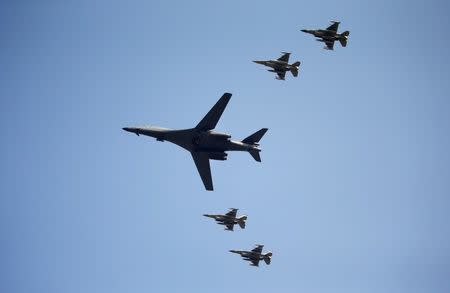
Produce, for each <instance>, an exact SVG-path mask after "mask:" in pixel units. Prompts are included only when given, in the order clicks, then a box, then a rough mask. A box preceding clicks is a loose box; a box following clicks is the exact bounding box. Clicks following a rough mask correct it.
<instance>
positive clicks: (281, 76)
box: [277, 71, 286, 80]
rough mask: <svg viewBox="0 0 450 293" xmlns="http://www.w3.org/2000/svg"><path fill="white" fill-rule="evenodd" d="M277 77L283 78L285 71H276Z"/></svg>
mask: <svg viewBox="0 0 450 293" xmlns="http://www.w3.org/2000/svg"><path fill="white" fill-rule="evenodd" d="M277 75H278V79H281V80H284V77H285V76H286V71H277Z"/></svg>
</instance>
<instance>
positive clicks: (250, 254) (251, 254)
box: [230, 244, 272, 267]
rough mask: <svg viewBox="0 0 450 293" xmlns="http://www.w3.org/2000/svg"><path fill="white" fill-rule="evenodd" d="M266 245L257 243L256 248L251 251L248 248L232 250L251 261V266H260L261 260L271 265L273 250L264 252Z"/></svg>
mask: <svg viewBox="0 0 450 293" xmlns="http://www.w3.org/2000/svg"><path fill="white" fill-rule="evenodd" d="M263 247H264V245H261V244H256V245H255V248H253V249H252V250H250V251H247V250H230V252H232V253H237V254H240V255H241V256H242V258H243V259H244V260H246V261H249V262H250V265H251V266H254V267H257V266H259V262H260V261H261V260H264V262H265V263H266V264H268V265H270V262H271V259H272V252H270V251H269V252H267V253H262V250H263Z"/></svg>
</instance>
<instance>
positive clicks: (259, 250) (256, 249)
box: [252, 245, 264, 254]
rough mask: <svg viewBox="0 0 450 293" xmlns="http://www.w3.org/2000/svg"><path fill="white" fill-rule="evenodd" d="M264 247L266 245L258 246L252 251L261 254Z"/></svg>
mask: <svg viewBox="0 0 450 293" xmlns="http://www.w3.org/2000/svg"><path fill="white" fill-rule="evenodd" d="M263 247H264V245H256V246H255V248H253V249H252V252H256V253H259V254H261V252H262V250H263Z"/></svg>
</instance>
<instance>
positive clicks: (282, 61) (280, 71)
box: [253, 52, 300, 80]
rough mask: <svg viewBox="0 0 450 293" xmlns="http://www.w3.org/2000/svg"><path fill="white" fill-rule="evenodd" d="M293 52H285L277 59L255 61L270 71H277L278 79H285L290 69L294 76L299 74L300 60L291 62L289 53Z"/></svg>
mask: <svg viewBox="0 0 450 293" xmlns="http://www.w3.org/2000/svg"><path fill="white" fill-rule="evenodd" d="M290 54H291V53H287V52H283V55H282V56H281V57H280V58H278V59H277V60H256V61H253V62H255V63H257V64H261V65H264V66H267V67H271V68H272V69H269V70H268V71H270V72H275V73H276V74H277V77H276V78H277V79H280V80H284V77H285V75H286V72H288V71H290V72H291V73H292V75H293V76H294V77H297V76H298V68H299V66H300V61H297V62H294V63H292V64H289V55H290Z"/></svg>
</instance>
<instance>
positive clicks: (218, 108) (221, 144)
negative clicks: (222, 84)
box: [123, 93, 267, 190]
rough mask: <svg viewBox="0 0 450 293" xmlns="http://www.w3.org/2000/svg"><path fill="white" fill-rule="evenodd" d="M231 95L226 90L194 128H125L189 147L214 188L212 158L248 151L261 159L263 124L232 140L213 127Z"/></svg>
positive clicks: (205, 179)
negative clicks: (231, 152)
mask: <svg viewBox="0 0 450 293" xmlns="http://www.w3.org/2000/svg"><path fill="white" fill-rule="evenodd" d="M230 98H231V94H229V93H224V94H223V96H222V97H221V98H220V99H219V101H218V102H217V103H216V104H215V105H214V106H213V107H212V108H211V110H209V112H208V113H207V114H206V116H205V117H204V118H203V119H202V120H201V121H200V122H199V123H198V124H197V126H195V127H194V128H189V129H180V130H172V129H167V128H161V127H155V126H143V127H125V128H123V130H125V131H128V132H131V133H135V134H136V135H140V134H142V135H146V136H150V137H154V138H156V140H157V141H166V140H167V141H168V142H171V143H174V144H176V145H178V146H180V147H182V148H184V149H185V150H187V151H189V152H190V153H191V155H192V158H193V159H194V162H195V165H196V167H197V170H198V173H199V174H200V177H201V178H202V181H203V184H204V185H205V188H206V190H213V181H212V178H211V168H210V165H209V160H210V159H211V160H219V161H225V160H226V159H227V155H228V154H227V153H225V152H226V151H246V152H249V153H250V155H251V156H252V157H253V158H254V159H255V160H256V161H258V162H261V157H260V156H259V152H260V151H261V149H259V148H258V146H259V144H258V142H259V140H260V139H261V138H262V137H263V135H264V134H265V133H266V131H267V128H262V129H260V130H258V131H257V132H255V133H253V134H252V135H250V136H248V137H247V138H245V139H244V140H242V141H235V140H231V139H230V138H231V136H230V135H228V134H225V133H220V132H215V131H213V129H214V128H215V127H216V124H217V122H218V121H219V119H220V116H221V115H222V113H223V111H224V110H225V107H226V106H227V104H228V101H230Z"/></svg>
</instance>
